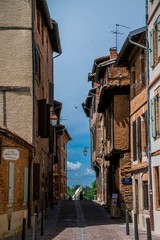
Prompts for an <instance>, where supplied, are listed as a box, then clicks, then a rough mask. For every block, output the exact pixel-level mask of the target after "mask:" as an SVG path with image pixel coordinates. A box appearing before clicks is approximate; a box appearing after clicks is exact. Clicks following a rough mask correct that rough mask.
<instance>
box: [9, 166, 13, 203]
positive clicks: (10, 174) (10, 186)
mask: <svg viewBox="0 0 160 240" xmlns="http://www.w3.org/2000/svg"><path fill="white" fill-rule="evenodd" d="M13 200H14V163H12V162H9V169H8V203H13Z"/></svg>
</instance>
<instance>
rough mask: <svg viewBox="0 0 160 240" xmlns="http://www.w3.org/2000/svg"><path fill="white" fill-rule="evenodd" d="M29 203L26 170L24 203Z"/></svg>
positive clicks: (26, 172)
mask: <svg viewBox="0 0 160 240" xmlns="http://www.w3.org/2000/svg"><path fill="white" fill-rule="evenodd" d="M27 202H28V168H27V167H25V168H24V203H27Z"/></svg>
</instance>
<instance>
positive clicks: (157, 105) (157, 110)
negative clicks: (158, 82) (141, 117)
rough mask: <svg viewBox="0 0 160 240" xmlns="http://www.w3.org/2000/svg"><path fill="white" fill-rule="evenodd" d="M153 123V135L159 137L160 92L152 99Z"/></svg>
mask: <svg viewBox="0 0 160 240" xmlns="http://www.w3.org/2000/svg"><path fill="white" fill-rule="evenodd" d="M151 125H152V137H153V138H158V137H159V136H160V93H157V94H156V95H155V96H154V97H153V98H152V99H151Z"/></svg>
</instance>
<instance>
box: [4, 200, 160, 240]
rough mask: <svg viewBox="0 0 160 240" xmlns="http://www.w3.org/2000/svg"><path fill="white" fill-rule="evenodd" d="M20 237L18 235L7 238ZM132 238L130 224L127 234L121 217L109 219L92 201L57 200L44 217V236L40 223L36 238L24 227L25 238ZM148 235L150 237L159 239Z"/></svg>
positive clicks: (143, 234) (144, 237)
mask: <svg viewBox="0 0 160 240" xmlns="http://www.w3.org/2000/svg"><path fill="white" fill-rule="evenodd" d="M7 239H8V240H21V239H22V234H21V233H19V234H17V235H15V236H12V237H10V238H7ZM31 239H32V240H33V239H34V240H37V239H40V240H52V239H55V240H94V239H100V240H110V239H112V240H126V239H128V240H135V236H134V228H133V224H132V223H130V235H129V236H126V224H125V222H124V220H122V219H111V218H110V215H109V213H108V212H107V211H106V209H105V208H103V207H102V206H101V205H100V204H98V203H96V202H94V201H84V200H82V201H72V200H64V201H59V202H58V204H56V205H54V208H53V210H51V211H50V212H49V213H48V217H46V218H45V229H44V235H43V236H41V223H39V224H38V226H37V232H36V238H33V229H28V230H27V233H26V240H31ZM147 239H148V238H147V233H146V231H144V230H142V229H139V240H147ZM159 239H160V236H159V235H154V234H152V240H159Z"/></svg>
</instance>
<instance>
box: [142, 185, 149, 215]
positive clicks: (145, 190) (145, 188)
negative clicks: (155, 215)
mask: <svg viewBox="0 0 160 240" xmlns="http://www.w3.org/2000/svg"><path fill="white" fill-rule="evenodd" d="M142 188H143V209H144V210H148V209H149V201H148V181H142Z"/></svg>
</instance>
